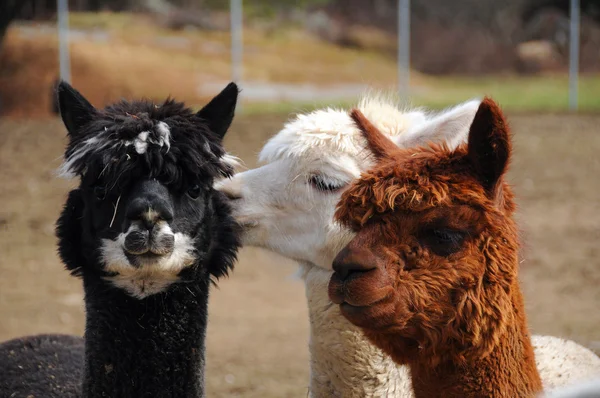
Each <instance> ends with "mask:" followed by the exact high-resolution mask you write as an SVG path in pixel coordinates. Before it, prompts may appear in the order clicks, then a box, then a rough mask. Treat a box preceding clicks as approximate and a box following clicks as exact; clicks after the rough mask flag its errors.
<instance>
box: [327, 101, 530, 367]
mask: <svg viewBox="0 0 600 398" xmlns="http://www.w3.org/2000/svg"><path fill="white" fill-rule="evenodd" d="M352 117H353V119H354V120H355V122H356V123H357V125H358V126H359V128H361V130H362V131H363V134H364V136H365V138H366V139H367V141H368V143H369V146H370V147H371V149H372V150H373V152H374V153H375V154H376V155H377V157H378V158H379V163H378V164H377V166H376V167H375V168H373V169H371V170H370V171H368V172H366V173H364V174H363V175H362V177H361V179H360V180H358V181H356V182H355V183H354V184H353V185H352V186H351V187H350V188H349V189H348V190H347V191H345V193H344V194H343V196H342V199H341V200H340V202H339V204H338V208H337V212H336V218H337V219H338V220H339V221H340V222H341V223H343V224H344V225H347V226H350V227H351V228H352V229H353V230H354V231H355V232H356V233H357V235H356V237H355V238H354V239H353V240H352V241H351V242H350V243H349V244H348V245H347V246H346V247H345V248H344V249H343V250H342V251H341V252H340V253H339V254H338V256H337V257H336V259H335V261H334V264H333V269H334V270H335V274H334V275H333V276H332V278H331V281H330V284H329V296H330V298H331V300H332V301H333V302H334V303H336V304H340V305H341V311H342V314H343V315H344V316H345V317H346V318H347V319H348V320H349V321H350V322H352V323H354V324H355V325H357V326H359V327H362V328H363V330H364V331H365V333H366V335H367V336H368V337H369V338H370V339H371V340H372V341H373V342H374V343H375V344H377V345H379V346H380V347H381V348H382V349H383V350H384V351H386V352H388V353H390V354H392V356H393V357H394V359H395V360H396V361H397V362H399V363H410V362H412V361H414V360H416V359H417V357H418V358H419V359H418V360H419V361H421V362H422V361H423V360H426V361H430V363H431V364H432V365H433V364H437V363H439V362H440V361H445V360H458V361H464V360H469V359H472V358H476V357H477V358H480V357H482V356H485V355H487V354H488V353H489V352H490V351H491V350H492V349H493V348H494V347H495V346H496V345H497V344H498V342H499V339H500V338H501V337H502V335H503V334H504V332H505V331H506V329H507V325H508V324H509V323H510V322H512V320H511V319H510V318H511V317H512V316H513V315H511V314H513V313H514V312H513V309H512V308H513V300H512V297H513V294H516V291H517V290H518V286H517V263H518V261H517V251H518V243H517V241H518V239H517V232H516V227H515V225H514V222H513V220H512V214H513V212H514V204H513V201H512V193H511V191H510V189H509V187H508V186H507V185H506V183H505V182H504V174H505V173H506V169H507V165H508V161H509V156H510V152H511V142H510V136H509V130H508V126H507V124H506V122H505V120H504V117H503V115H502V112H501V110H500V108H499V107H498V105H496V104H495V103H494V102H493V101H492V100H491V99H488V98H486V99H485V100H484V101H483V102H482V103H481V105H480V107H479V110H478V111H477V114H476V116H475V118H474V120H473V123H472V125H471V127H470V130H469V138H468V144H465V145H462V146H461V147H459V148H457V149H456V150H450V149H448V148H446V147H445V146H438V145H433V144H432V145H431V146H430V147H428V148H413V149H411V150H406V149H399V148H398V147H396V145H394V144H393V143H392V142H390V141H389V140H388V139H387V138H386V137H385V136H383V135H382V134H381V133H380V132H379V131H377V129H376V128H375V127H374V126H373V125H372V124H371V123H370V122H369V121H368V120H367V119H366V118H365V117H364V116H363V115H362V114H361V113H360V111H358V110H354V111H353V112H352ZM519 311H520V310H517V312H519ZM521 312H522V311H521Z"/></svg>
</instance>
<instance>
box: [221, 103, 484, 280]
mask: <svg viewBox="0 0 600 398" xmlns="http://www.w3.org/2000/svg"><path fill="white" fill-rule="evenodd" d="M479 104H480V101H478V100H474V101H469V102H465V103H463V104H460V105H458V106H456V107H454V108H451V109H449V110H446V111H444V112H441V113H439V114H437V115H432V114H427V113H426V112H424V111H422V110H420V109H413V110H407V111H402V110H400V109H398V107H397V106H395V105H393V104H392V103H390V102H387V101H385V100H382V99H380V98H372V97H367V98H364V99H363V100H361V101H360V103H359V105H358V109H360V110H361V111H362V112H363V114H364V115H365V116H366V117H367V118H368V119H369V120H371V121H372V122H373V123H374V124H375V125H376V127H377V128H378V129H380V130H381V131H382V132H383V133H385V134H386V135H388V136H390V137H392V139H393V140H394V141H395V142H396V143H397V144H398V145H400V146H406V147H408V146H416V145H424V144H426V143H427V142H428V141H434V142H440V141H441V140H446V142H448V144H449V145H450V146H456V145H458V144H459V143H460V142H462V141H464V140H465V139H466V137H467V134H468V127H469V125H470V123H471V121H472V120H473V117H474V116H475V112H476V111H477V109H478V107H479ZM259 161H260V162H262V163H264V165H263V166H261V167H258V168H256V169H252V170H248V171H245V172H242V173H238V174H236V175H235V176H233V177H232V178H230V179H227V180H223V181H220V182H219V183H218V184H217V189H219V190H221V191H223V192H224V193H225V194H226V195H227V196H229V198H230V199H231V203H232V207H233V215H234V217H235V218H236V220H237V221H238V223H239V224H240V225H241V226H242V227H243V230H244V233H243V242H244V244H245V245H249V246H258V247H263V248H266V249H269V250H272V251H274V252H276V253H279V254H281V255H283V256H286V257H288V258H291V259H294V260H297V261H299V262H302V263H310V264H314V265H317V266H320V267H322V268H326V269H331V264H332V262H333V259H334V258H335V256H336V255H337V253H338V252H339V251H340V250H341V249H342V248H343V247H344V246H345V245H346V244H347V243H348V242H349V241H350V240H351V239H352V237H353V233H352V232H351V231H350V230H348V229H346V228H343V227H341V226H340V225H339V224H338V223H336V222H335V221H334V218H333V215H334V212H335V207H336V205H337V202H338V201H339V199H340V195H341V193H342V192H343V191H344V189H345V188H346V187H347V186H348V185H349V184H350V182H351V181H352V180H353V179H355V178H358V177H359V176H360V173H361V172H362V171H364V170H366V169H367V168H369V167H370V166H371V165H372V164H373V159H372V156H371V153H370V151H368V150H367V149H366V142H365V141H364V139H363V138H362V136H361V133H360V131H359V130H358V128H357V127H356V125H355V124H354V122H353V121H352V119H351V118H350V115H349V112H348V111H346V110H337V109H330V108H328V109H323V110H317V111H314V112H311V113H308V114H302V115H298V116H297V117H296V118H295V119H293V120H291V121H290V122H288V123H287V124H286V125H285V126H284V128H283V129H282V130H281V131H280V132H279V133H277V134H276V135H275V136H273V137H272V138H271V139H270V140H269V141H268V142H267V144H266V145H265V146H264V147H263V149H262V151H261V153H260V155H259Z"/></svg>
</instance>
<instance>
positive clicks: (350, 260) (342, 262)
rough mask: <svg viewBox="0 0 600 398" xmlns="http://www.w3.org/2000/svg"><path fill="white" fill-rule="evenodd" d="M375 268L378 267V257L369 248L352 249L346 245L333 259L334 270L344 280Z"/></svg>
mask: <svg viewBox="0 0 600 398" xmlns="http://www.w3.org/2000/svg"><path fill="white" fill-rule="evenodd" d="M375 268H377V258H376V257H375V255H374V254H373V253H372V252H371V251H370V250H367V249H350V248H348V247H347V246H346V247H345V248H343V249H342V251H341V252H339V253H338V255H337V256H336V257H335V260H333V270H334V271H335V272H336V273H337V274H338V276H339V277H340V278H341V279H342V280H345V279H348V278H349V277H351V276H353V275H357V274H363V273H365V272H369V271H372V270H374V269H375Z"/></svg>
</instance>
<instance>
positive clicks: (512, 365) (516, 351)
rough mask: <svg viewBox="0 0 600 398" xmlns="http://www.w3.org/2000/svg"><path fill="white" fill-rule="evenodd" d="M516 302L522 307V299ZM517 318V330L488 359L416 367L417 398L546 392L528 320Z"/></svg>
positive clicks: (502, 338)
mask: <svg viewBox="0 0 600 398" xmlns="http://www.w3.org/2000/svg"><path fill="white" fill-rule="evenodd" d="M515 296H520V294H516V295H515ZM515 298H516V299H517V300H519V301H520V304H521V306H522V300H521V298H520V297H515ZM515 304H516V305H518V304H519V303H515ZM521 313H522V312H521ZM516 316H517V318H518V319H516V322H515V324H514V325H512V326H513V327H509V328H508V329H507V331H506V336H503V337H500V339H501V343H500V344H498V345H497V346H495V347H494V349H493V350H492V352H490V354H489V355H487V356H486V357H484V358H481V359H477V360H473V361H467V362H464V361H447V362H444V363H441V364H439V365H437V366H434V367H430V366H421V364H420V363H419V362H418V361H417V362H415V363H414V364H412V365H411V366H410V369H411V375H412V382H413V386H414V390H415V397H416V398H425V397H428V398H434V397H447V398H459V397H507V398H510V397H534V396H535V394H536V393H538V392H539V391H540V390H541V389H542V387H541V380H540V378H539V375H538V371H537V368H536V366H535V357H534V354H533V348H532V346H531V343H530V336H529V334H528V333H527V326H526V322H525V319H524V317H521V316H519V314H516ZM463 362H464V363H463Z"/></svg>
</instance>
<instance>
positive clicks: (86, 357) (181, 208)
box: [0, 83, 240, 398]
mask: <svg viewBox="0 0 600 398" xmlns="http://www.w3.org/2000/svg"><path fill="white" fill-rule="evenodd" d="M58 92H59V100H58V103H59V107H60V109H61V116H62V118H63V121H64V123H65V126H66V127H67V130H68V131H69V144H68V147H67V150H66V152H65V163H64V167H63V170H62V171H63V172H64V173H65V174H70V175H75V176H79V177H80V179H81V180H80V181H81V182H80V185H79V187H78V188H77V189H74V190H72V191H71V192H70V193H69V195H68V199H67V201H66V203H65V206H64V208H63V211H62V213H61V216H60V218H59V220H58V221H57V227H56V235H57V237H58V240H59V243H58V251H59V255H60V257H61V259H62V261H63V262H64V263H65V265H66V268H67V269H68V270H69V271H70V272H71V273H72V274H73V275H75V276H77V277H80V278H82V280H83V287H84V292H85V309H86V328H85V336H84V341H85V349H84V350H82V341H81V339H80V338H76V337H72V336H53V337H49V338H46V337H43V336H30V337H26V338H24V339H21V340H14V341H11V342H7V343H4V345H2V346H0V358H2V357H4V356H7V355H8V356H10V355H12V354H11V352H12V351H14V352H15V353H16V354H15V355H14V358H13V357H11V360H10V361H8V362H5V361H2V360H0V377H1V378H2V383H0V397H1V398H4V397H5V396H6V397H13V396H14V397H20V396H24V397H27V396H28V395H33V396H34V397H78V396H83V397H115V398H117V397H124V398H125V397H127V398H129V397H140V398H141V397H159V398H160V397H203V396H204V361H205V355H204V352H205V347H204V341H205V334H206V326H207V311H208V297H209V288H210V285H211V283H216V280H217V279H218V278H219V277H222V276H225V275H227V274H228V272H229V270H231V269H232V268H233V264H234V262H235V259H236V254H237V250H238V248H239V246H240V240H239V237H238V233H237V232H238V231H237V227H236V224H235V222H234V220H233V218H232V217H231V216H230V209H229V207H228V205H227V202H226V199H225V197H224V196H223V195H222V194H221V193H219V192H217V191H215V190H214V189H213V188H212V185H213V182H214V180H215V179H216V178H219V177H225V176H229V175H231V173H232V172H233V170H232V166H231V165H230V164H228V163H227V162H226V161H224V155H225V151H224V150H223V148H222V146H221V140H222V137H223V135H224V134H225V132H226V131H227V129H228V127H229V125H230V123H231V121H232V118H233V113H234V108H235V103H236V99H237V94H238V89H237V86H236V85H235V84H233V83H232V84H230V85H228V86H227V87H226V88H225V89H224V90H223V91H222V92H221V93H220V94H219V95H217V96H216V97H215V98H214V99H213V100H212V101H211V102H210V103H209V104H207V105H206V106H205V107H204V108H203V109H202V110H200V111H199V112H197V113H194V112H192V111H191V110H190V109H188V108H186V107H185V106H184V105H183V104H182V103H178V102H175V101H173V100H167V101H165V102H164V103H161V104H153V103H151V102H149V101H137V102H125V101H122V102H120V103H118V104H115V105H112V106H109V107H106V108H104V109H102V110H97V109H95V108H94V107H93V106H92V105H91V104H89V102H87V100H86V99H85V98H84V97H83V96H82V95H81V94H80V93H78V92H77V91H76V90H74V89H73V88H71V87H70V86H69V85H67V84H66V83H61V84H60V85H59V86H58ZM140 134H141V135H140ZM145 134H147V135H145ZM142 136H144V139H145V140H146V142H147V143H148V145H147V146H145V147H144V150H143V151H139V150H138V149H137V148H136V146H135V145H134V144H132V142H134V141H135V140H136V138H138V139H139V137H142ZM143 181H158V182H159V183H160V184H161V185H162V186H164V187H166V188H167V190H168V195H167V196H166V197H165V200H166V201H168V202H169V203H170V204H171V205H172V206H173V209H174V218H173V220H169V221H168V224H169V226H170V227H171V229H172V231H173V232H174V233H182V234H184V235H185V236H187V237H188V238H191V239H192V242H193V254H194V258H195V261H194V263H193V264H192V265H191V266H186V267H185V268H184V269H183V270H182V271H180V273H179V274H178V278H179V279H178V280H177V281H176V282H175V283H172V284H170V285H168V287H167V288H165V289H164V290H162V291H160V292H159V293H155V294H152V295H150V296H147V297H144V298H136V297H133V296H131V295H129V294H128V293H127V291H126V290H123V289H122V288H119V287H116V285H114V284H113V283H112V281H111V278H112V277H114V276H115V274H114V272H109V271H107V270H106V269H105V267H106V264H104V262H103V261H102V258H103V257H102V253H101V250H100V249H101V245H102V239H114V238H115V237H116V236H117V235H119V234H120V233H125V232H126V231H127V228H128V225H130V223H131V221H130V220H128V219H127V216H126V213H127V212H126V209H127V206H128V203H130V202H131V201H132V200H134V199H136V196H135V192H136V191H135V189H133V188H132V187H134V186H135V184H140V183H141V182H143ZM190 186H192V187H193V188H192V189H194V190H195V191H196V194H194V195H192V196H190V195H189V192H190ZM99 187H100V188H102V190H101V191H102V192H101V195H99V194H98V192H99V191H98V188H99ZM165 192H166V191H165ZM198 192H199V193H198ZM117 197H118V198H120V199H121V202H120V204H119V201H118V199H117V200H116V204H117V205H118V206H117V205H115V199H116V198H117ZM138 199H139V198H138ZM111 217H112V220H111ZM109 222H110V225H109ZM113 224H114V225H113ZM40 341H41V342H42V343H40ZM13 346H14V347H16V349H15V350H12V349H8V350H7V349H5V348H6V347H9V348H10V347H13ZM28 347H39V348H37V349H30V348H28ZM53 347H55V349H53ZM83 351H84V352H83ZM20 364H24V365H21V366H23V367H22V368H21V367H19V366H20ZM37 365H40V366H41V367H42V368H43V367H44V366H52V369H55V371H53V372H50V371H48V370H46V369H42V370H40V369H41V368H38V366H37ZM36 368H37V369H36ZM48 369H50V368H48ZM51 376H54V379H53V380H56V383H55V384H52V383H49V382H48V380H47V379H48V378H50V379H52V377H51ZM25 384H27V386H25ZM58 386H60V389H59V387H58Z"/></svg>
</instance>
